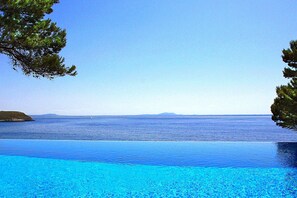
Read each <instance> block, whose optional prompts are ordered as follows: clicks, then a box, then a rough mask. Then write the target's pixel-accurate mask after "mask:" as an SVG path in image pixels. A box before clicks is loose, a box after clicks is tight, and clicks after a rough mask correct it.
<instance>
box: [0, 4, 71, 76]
mask: <svg viewBox="0 0 297 198" xmlns="http://www.w3.org/2000/svg"><path fill="white" fill-rule="evenodd" d="M58 2H59V1H58V0H0V53H2V54H5V55H7V56H8V57H9V58H10V59H11V60H12V65H13V68H14V69H18V68H20V69H21V70H22V71H23V72H24V74H26V75H32V76H34V77H37V78H38V77H46V78H49V79H52V78H54V77H56V76H65V75H70V76H75V75H76V74H77V72H76V67H75V66H74V65H73V66H71V67H66V66H65V64H64V58H62V57H60V56H59V52H60V51H61V49H62V48H64V47H65V45H66V31H65V30H63V29H61V28H59V27H58V26H57V25H56V23H54V22H52V21H51V20H50V19H45V18H44V17H45V15H46V14H50V13H51V12H52V11H53V10H52V6H53V5H54V4H55V3H58Z"/></svg>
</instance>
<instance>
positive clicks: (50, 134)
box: [0, 115, 297, 142]
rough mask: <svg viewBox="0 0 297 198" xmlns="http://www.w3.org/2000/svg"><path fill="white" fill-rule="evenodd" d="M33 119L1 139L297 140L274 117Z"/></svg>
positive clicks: (8, 127) (9, 128)
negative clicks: (273, 119)
mask: <svg viewBox="0 0 297 198" xmlns="http://www.w3.org/2000/svg"><path fill="white" fill-rule="evenodd" d="M33 118H34V119H35V121H33V122H19V123H9V122H0V139H53V140H54V139H56V140H129V141H260V142H290V141H297V132H294V131H292V130H288V129H283V128H280V127H278V126H276V125H275V123H274V122H273V121H272V120H271V118H270V115H233V116H231V115H228V116H148V115H143V116H73V117H67V116H58V117H51V116H49V117H46V116H33Z"/></svg>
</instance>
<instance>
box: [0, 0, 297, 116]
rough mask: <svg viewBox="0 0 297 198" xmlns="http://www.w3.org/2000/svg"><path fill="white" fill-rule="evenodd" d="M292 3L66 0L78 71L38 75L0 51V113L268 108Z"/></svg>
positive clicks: (69, 53)
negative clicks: (12, 63) (65, 74)
mask: <svg viewBox="0 0 297 198" xmlns="http://www.w3.org/2000/svg"><path fill="white" fill-rule="evenodd" d="M296 10H297V3H296V1H293V0H282V1H279V0H278V1H276V0H275V1H272V0H252V1H251V0H250V1H238V0H233V1H228V0H224V1H219V0H217V1H198V0H184V1H181V0H147V1H143V0H134V1H128V0H125V1H122V0H117V1H115V0H106V1H100V0H96V1H95V0H83V1H81V0H71V1H69V0H61V3H59V4H57V5H55V6H54V13H52V14H51V15H50V17H51V18H52V19H53V20H54V21H56V22H57V23H58V25H59V26H61V27H63V28H66V29H67V46H66V48H65V49H63V51H62V55H63V56H64V57H65V59H66V63H67V64H69V65H71V64H76V65H77V66H78V76H77V77H66V78H57V79H55V80H52V81H49V80H47V79H34V78H32V77H27V76H24V75H23V74H22V73H21V72H20V71H19V72H15V71H13V70H12V69H11V66H10V62H9V60H8V58H6V57H5V56H2V55H1V56H0V63H1V64H0V90H1V93H0V110H21V111H25V112H26V113H29V114H43V113H58V114H80V115H82V114H84V115H85V114H88V115H90V114H142V113H160V112H176V113H183V114H254V113H255V114H259V113H260V114H262V113H270V105H271V103H272V102H273V99H274V97H275V87H276V86H277V85H280V84H284V83H286V82H287V80H286V79H283V77H282V69H283V67H284V66H285V64H283V63H282V60H281V50H282V49H283V48H287V47H288V45H289V41H290V40H293V39H297V14H296Z"/></svg>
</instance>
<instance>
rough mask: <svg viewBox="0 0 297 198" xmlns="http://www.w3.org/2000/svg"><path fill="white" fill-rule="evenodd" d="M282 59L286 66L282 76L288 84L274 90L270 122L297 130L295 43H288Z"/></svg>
mask: <svg viewBox="0 0 297 198" xmlns="http://www.w3.org/2000/svg"><path fill="white" fill-rule="evenodd" d="M282 58H283V61H284V62H285V63H286V64H287V65H288V67H286V68H285V69H284V70H283V75H284V77H285V78H288V79H290V82H289V83H288V84H287V85H282V86H279V87H277V88H276V93H277V97H276V98H275V99H274V103H273V104H272V105H271V112H272V114H273V115H272V120H273V121H275V122H276V124H277V125H278V126H281V127H284V128H289V129H294V130H297V41H291V42H290V48H288V49H284V50H283V55H282Z"/></svg>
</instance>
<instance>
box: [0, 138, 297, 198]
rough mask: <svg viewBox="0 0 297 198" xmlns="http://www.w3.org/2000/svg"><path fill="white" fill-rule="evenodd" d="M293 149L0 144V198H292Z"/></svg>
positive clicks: (296, 180)
mask: <svg viewBox="0 0 297 198" xmlns="http://www.w3.org/2000/svg"><path fill="white" fill-rule="evenodd" d="M296 167H297V143H261V142H258V143H253V142H116V141H115V142H112V141H102V142H100V141H46V140H42V141H41V140H0V197H297V169H296Z"/></svg>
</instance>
